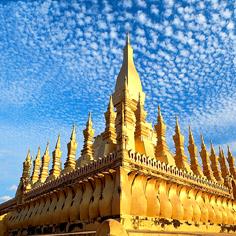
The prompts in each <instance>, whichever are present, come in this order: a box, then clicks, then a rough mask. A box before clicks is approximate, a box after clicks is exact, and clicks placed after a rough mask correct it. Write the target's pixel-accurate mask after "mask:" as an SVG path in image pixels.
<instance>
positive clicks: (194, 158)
mask: <svg viewBox="0 0 236 236" xmlns="http://www.w3.org/2000/svg"><path fill="white" fill-rule="evenodd" d="M188 151H189V155H190V168H191V170H192V171H193V173H194V174H195V175H199V176H203V173H202V170H201V168H200V165H199V163H198V155H197V146H196V145H195V142H194V138H193V134H192V130H191V128H190V126H189V144H188Z"/></svg>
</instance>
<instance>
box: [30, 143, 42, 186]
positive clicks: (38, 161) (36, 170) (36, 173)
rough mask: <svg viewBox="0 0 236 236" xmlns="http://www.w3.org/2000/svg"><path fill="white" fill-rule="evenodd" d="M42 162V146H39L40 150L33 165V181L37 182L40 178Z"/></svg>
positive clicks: (33, 182)
mask: <svg viewBox="0 0 236 236" xmlns="http://www.w3.org/2000/svg"><path fill="white" fill-rule="evenodd" d="M40 164H41V159H40V147H38V152H37V155H36V158H35V160H34V164H33V165H34V166H33V173H32V176H31V183H32V184H35V183H36V182H37V181H38V179H39V172H40Z"/></svg>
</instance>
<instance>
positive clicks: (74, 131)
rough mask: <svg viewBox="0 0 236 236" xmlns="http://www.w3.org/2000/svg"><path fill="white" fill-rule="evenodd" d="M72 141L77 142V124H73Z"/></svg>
mask: <svg viewBox="0 0 236 236" xmlns="http://www.w3.org/2000/svg"><path fill="white" fill-rule="evenodd" d="M70 140H76V127H75V124H73V128H72V132H71V137H70Z"/></svg>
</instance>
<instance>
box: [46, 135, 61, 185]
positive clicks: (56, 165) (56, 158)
mask: <svg viewBox="0 0 236 236" xmlns="http://www.w3.org/2000/svg"><path fill="white" fill-rule="evenodd" d="M60 147H61V138H60V134H59V135H58V138H57V142H56V146H55V150H54V151H53V152H52V168H51V170H50V172H49V173H50V174H49V176H48V177H47V180H46V181H49V180H53V179H56V178H57V177H58V176H59V175H60V173H61V154H62V152H61V150H60Z"/></svg>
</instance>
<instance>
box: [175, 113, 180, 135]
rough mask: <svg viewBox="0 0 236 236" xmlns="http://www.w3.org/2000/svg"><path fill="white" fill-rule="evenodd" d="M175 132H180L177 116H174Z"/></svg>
mask: <svg viewBox="0 0 236 236" xmlns="http://www.w3.org/2000/svg"><path fill="white" fill-rule="evenodd" d="M175 132H176V133H177V134H180V126H179V119H178V116H176V117H175Z"/></svg>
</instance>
